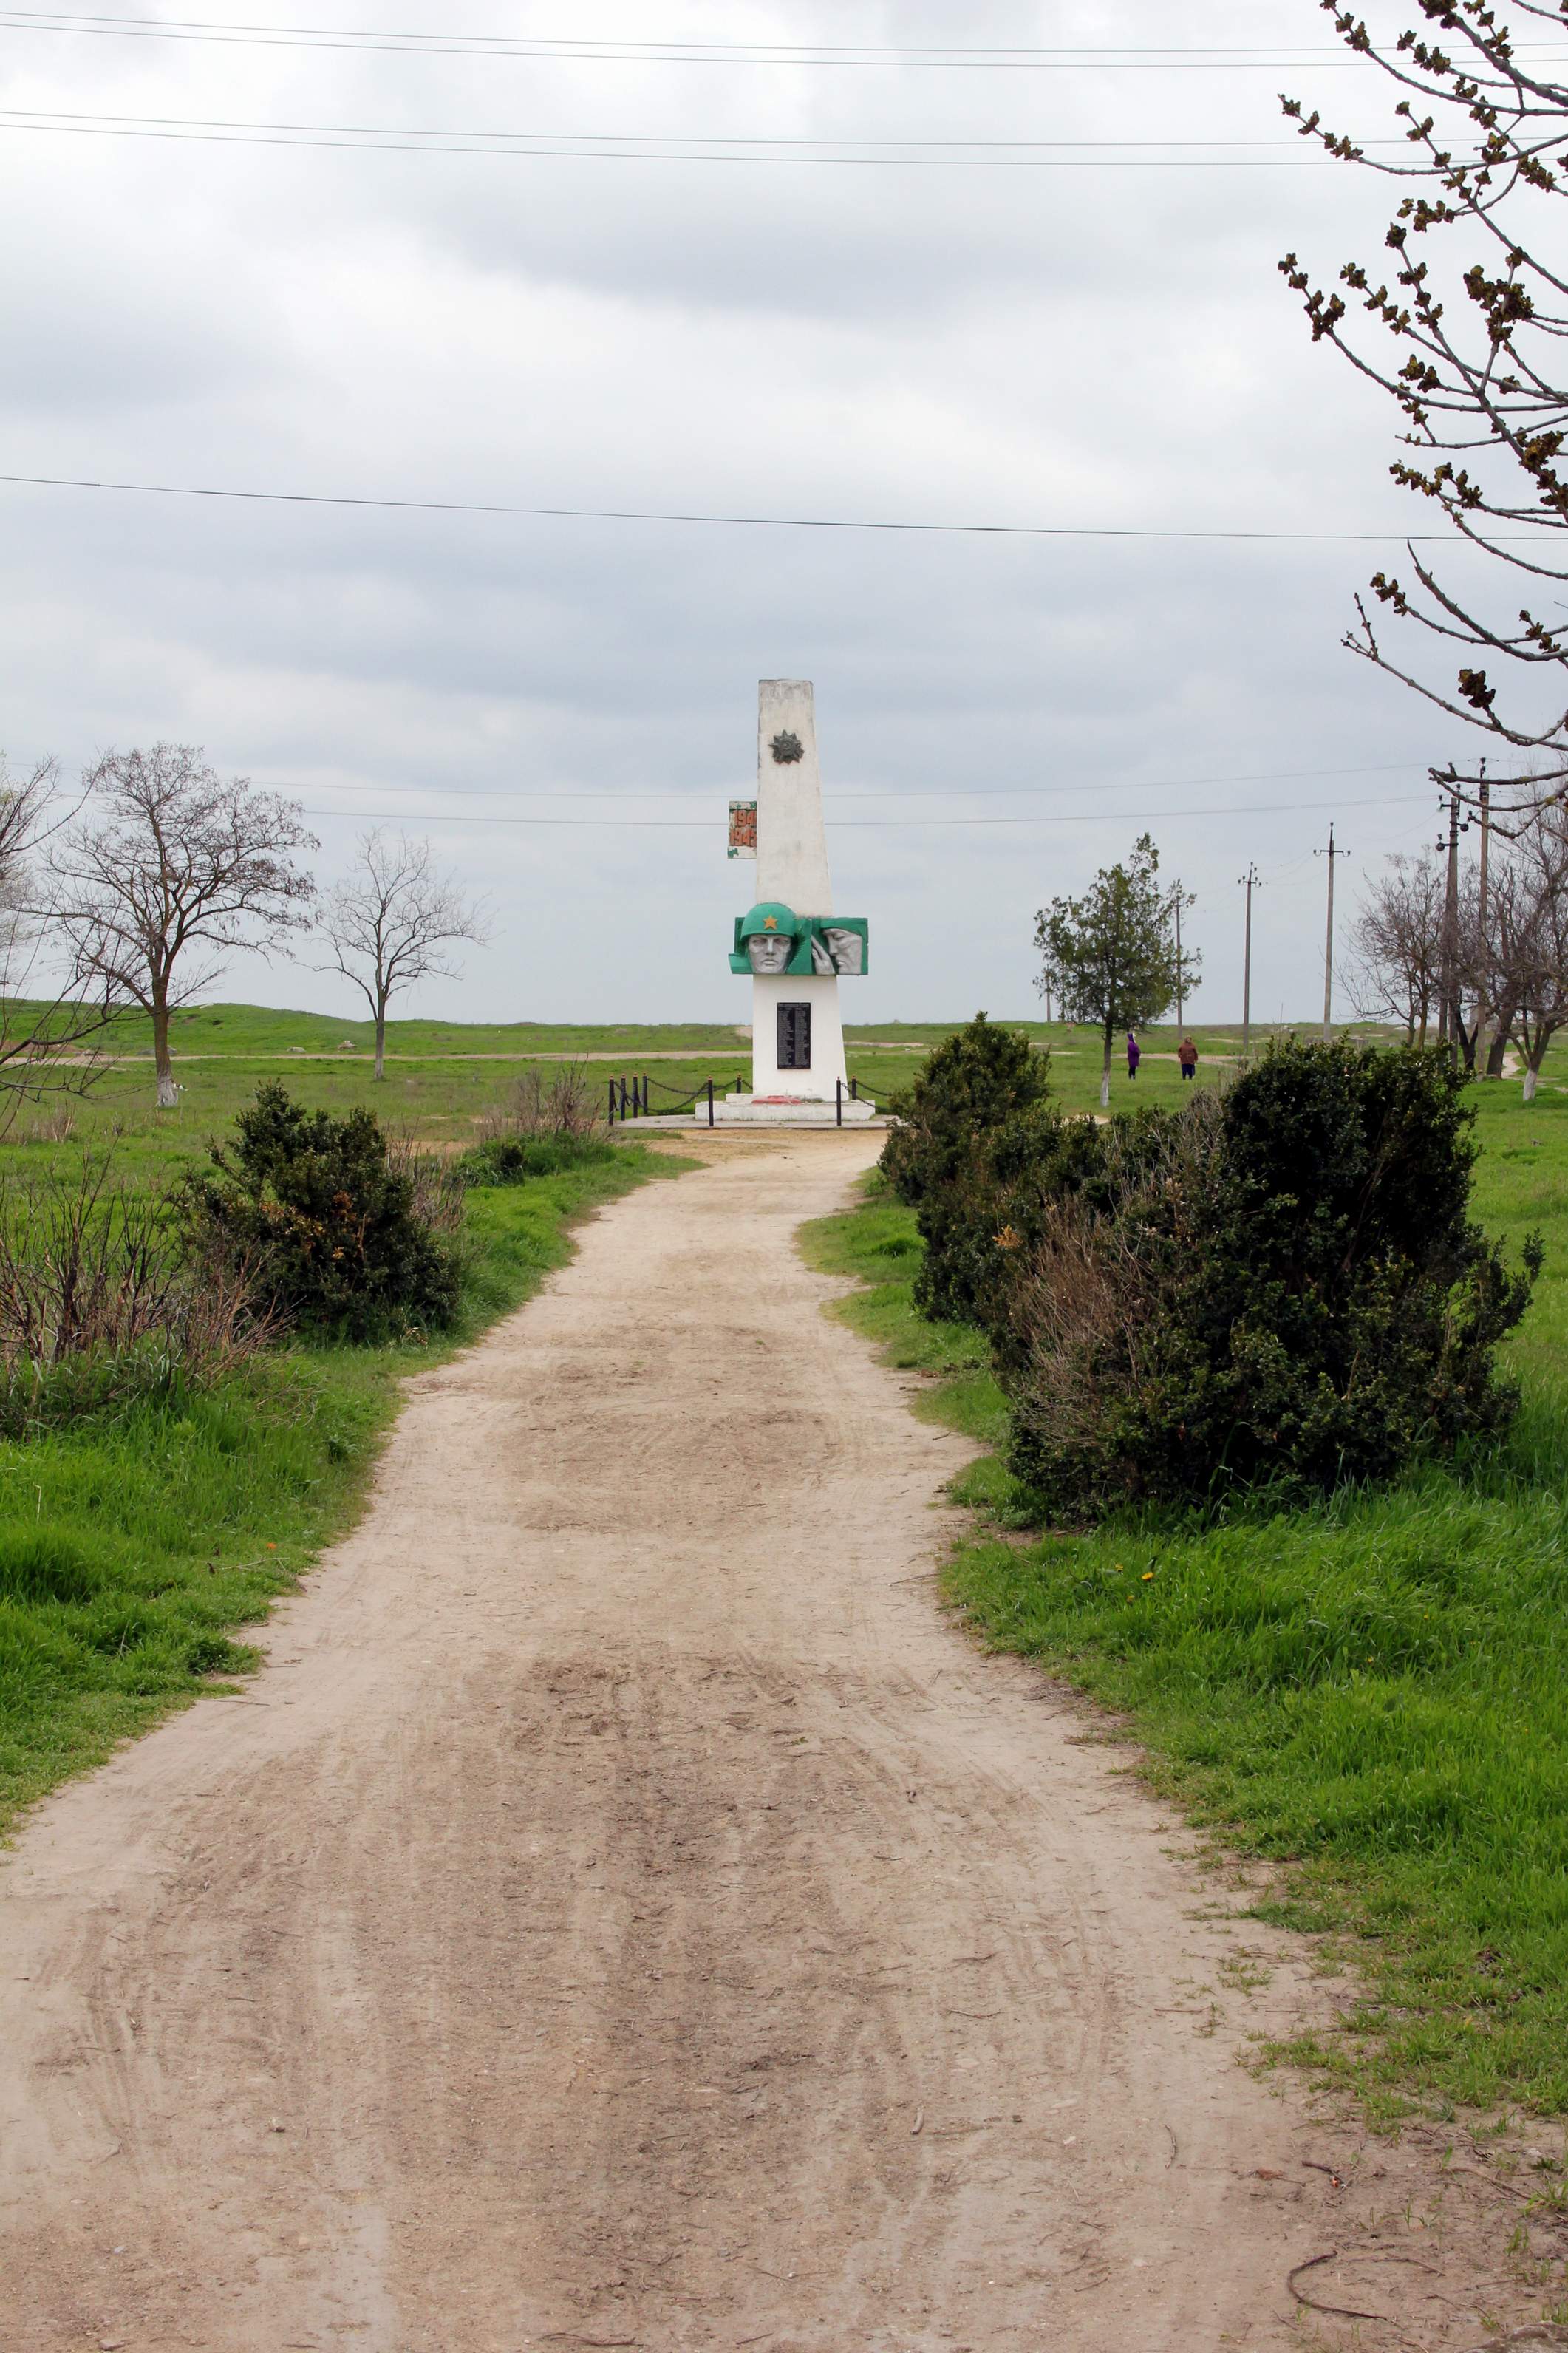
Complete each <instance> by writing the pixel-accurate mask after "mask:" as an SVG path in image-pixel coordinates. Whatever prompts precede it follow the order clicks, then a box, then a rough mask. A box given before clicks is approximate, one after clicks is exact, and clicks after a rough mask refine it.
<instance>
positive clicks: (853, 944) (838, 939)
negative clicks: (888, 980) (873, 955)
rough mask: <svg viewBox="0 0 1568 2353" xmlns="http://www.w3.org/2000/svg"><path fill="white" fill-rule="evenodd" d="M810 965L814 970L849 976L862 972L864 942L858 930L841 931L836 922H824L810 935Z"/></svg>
mask: <svg viewBox="0 0 1568 2353" xmlns="http://www.w3.org/2000/svg"><path fill="white" fill-rule="evenodd" d="M811 966H812V970H813V971H814V972H837V973H840V974H845V975H850V976H852V975H855V974H858V973H861V972H864V970H865V969H866V943H865V941H864V940H863V939H862V938H861V936H860V934H859V933H858V932H847V931H843V930H841V929H840V928H839V926H838V925H837V923H824V924H823V926H822V928H821V930H820V931H819V932H816V933H814V934H813V935H812V942H811Z"/></svg>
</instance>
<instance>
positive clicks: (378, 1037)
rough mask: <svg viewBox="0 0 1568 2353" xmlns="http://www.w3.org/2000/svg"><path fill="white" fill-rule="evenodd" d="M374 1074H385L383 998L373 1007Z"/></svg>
mask: <svg viewBox="0 0 1568 2353" xmlns="http://www.w3.org/2000/svg"><path fill="white" fill-rule="evenodd" d="M375 1075H376V1077H377V1078H378V1079H384V1078H385V1076H386V1002H385V999H383V1000H382V1002H381V1003H380V1004H379V1005H378V1006H377V1007H376V1008H375Z"/></svg>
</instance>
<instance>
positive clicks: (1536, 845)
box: [1472, 808, 1568, 1103]
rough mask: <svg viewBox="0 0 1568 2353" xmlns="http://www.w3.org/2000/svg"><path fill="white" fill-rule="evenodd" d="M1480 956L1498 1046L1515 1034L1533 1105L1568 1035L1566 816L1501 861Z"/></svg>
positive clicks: (1535, 827) (1534, 831) (1539, 824)
mask: <svg viewBox="0 0 1568 2353" xmlns="http://www.w3.org/2000/svg"><path fill="white" fill-rule="evenodd" d="M1478 951H1479V954H1481V955H1484V957H1485V982H1486V988H1487V994H1488V998H1489V1002H1490V1003H1491V1004H1492V1005H1494V1006H1497V1007H1500V1008H1504V1009H1503V1011H1502V1012H1501V1013H1500V1015H1499V1031H1498V1035H1499V1038H1500V1039H1506V1038H1507V1036H1508V1035H1509V1034H1510V1032H1511V1034H1512V1036H1513V1038H1514V1039H1516V1040H1517V1042H1518V1045H1519V1049H1520V1051H1521V1054H1522V1056H1523V1058H1524V1099H1525V1101H1526V1103H1529V1102H1531V1100H1532V1098H1533V1096H1534V1094H1535V1090H1536V1085H1537V1082H1539V1080H1540V1077H1541V1066H1542V1062H1543V1061H1544V1060H1545V1059H1546V1050H1547V1048H1548V1047H1549V1046H1550V1045H1551V1043H1552V1039H1553V1038H1554V1037H1556V1035H1557V1033H1558V1031H1559V1030H1561V1029H1563V1028H1565V1027H1568V822H1565V820H1564V818H1563V812H1562V810H1561V809H1560V808H1552V809H1548V810H1545V811H1543V812H1542V815H1541V816H1540V817H1539V818H1536V819H1535V820H1534V821H1533V822H1532V823H1531V824H1530V825H1528V826H1526V827H1525V828H1523V829H1522V831H1521V834H1520V836H1519V838H1518V839H1517V840H1515V841H1512V842H1510V844H1509V845H1508V846H1507V848H1506V849H1505V850H1504V852H1503V853H1502V854H1501V855H1500V858H1499V860H1498V862H1497V865H1496V867H1495V868H1494V870H1493V873H1492V878H1491V888H1490V890H1489V893H1488V901H1487V936H1486V939H1485V941H1484V943H1478V950H1473V951H1472V953H1477V952H1478ZM1505 1024H1506V1027H1505V1026H1504V1025H1505Z"/></svg>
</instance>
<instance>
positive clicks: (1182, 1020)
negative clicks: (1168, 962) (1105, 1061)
mask: <svg viewBox="0 0 1568 2353" xmlns="http://www.w3.org/2000/svg"><path fill="white" fill-rule="evenodd" d="M1171 896H1172V900H1173V904H1174V906H1175V910H1176V1027H1177V1029H1180V1030H1181V1031H1182V1033H1183V1035H1185V1033H1186V1027H1187V1004H1186V992H1185V988H1184V979H1185V976H1184V973H1183V971H1182V885H1181V880H1180V878H1179V877H1178V878H1177V881H1176V887H1175V889H1174V891H1173V892H1172V894H1171Z"/></svg>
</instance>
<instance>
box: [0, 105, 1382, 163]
mask: <svg viewBox="0 0 1568 2353" xmlns="http://www.w3.org/2000/svg"><path fill="white" fill-rule="evenodd" d="M0 129H3V130H5V131H9V132H35V133H37V132H46V133H48V132H53V133H56V134H60V133H64V134H67V135H68V136H74V137H76V138H79V139H154V140H159V141H162V142H164V143H165V144H168V145H172V146H184V147H193V146H195V147H305V148H321V149H335V150H336V151H337V152H338V153H344V154H351V155H506V156H510V158H511V159H512V160H513V161H514V162H517V163H527V162H530V161H532V160H534V159H539V160H546V159H549V158H554V160H555V161H557V162H566V163H576V164H856V165H858V166H859V167H860V168H862V169H863V170H866V171H882V172H893V171H902V170H914V169H924V170H926V171H948V172H962V171H972V172H1118V171H1120V172H1331V171H1333V170H1334V169H1335V168H1336V165H1335V163H1334V159H1333V158H1332V157H1327V158H1320V157H1316V156H1311V155H1303V156H1299V157H1297V158H1295V159H1294V160H1293V161H1291V162H1289V163H1287V162H1285V161H1284V160H1283V159H1281V160H1280V161H1279V162H1278V163H1276V162H1273V161H1270V160H1269V159H1268V158H1267V157H1241V156H1234V157H1232V156H1197V155H1191V156H1175V157H1163V158H1160V159H1156V158H1154V157H1149V158H1147V159H1144V158H1142V157H1123V156H1073V157H1054V156H1045V155H758V154H744V155H741V154H736V155H721V154H715V153H712V152H711V151H710V150H709V149H706V148H703V149H698V148H696V147H694V146H693V147H688V148H685V149H682V148H679V147H676V146H669V147H615V148H589V147H543V146H540V147H520V146H513V147H484V146H479V145H478V144H470V145H465V146H456V145H451V144H445V143H442V142H439V141H437V140H435V139H433V138H429V137H426V136H424V135H423V134H421V135H420V136H419V137H417V138H416V139H405V140H397V139H394V138H391V137H387V138H379V137H367V138H358V139H354V138H350V139H297V138H293V137H291V136H289V135H288V134H286V133H283V132H277V133H274V132H246V131H143V130H133V129H129V128H125V127H122V126H119V125H111V124H108V123H93V122H21V121H15V120H8V119H4V118H3V117H0ZM671 136H672V138H679V132H675V133H672V134H671ZM1395 143H1396V142H1394V141H1392V140H1390V141H1385V142H1384V144H1385V145H1390V146H1392V145H1394V144H1395Z"/></svg>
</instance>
